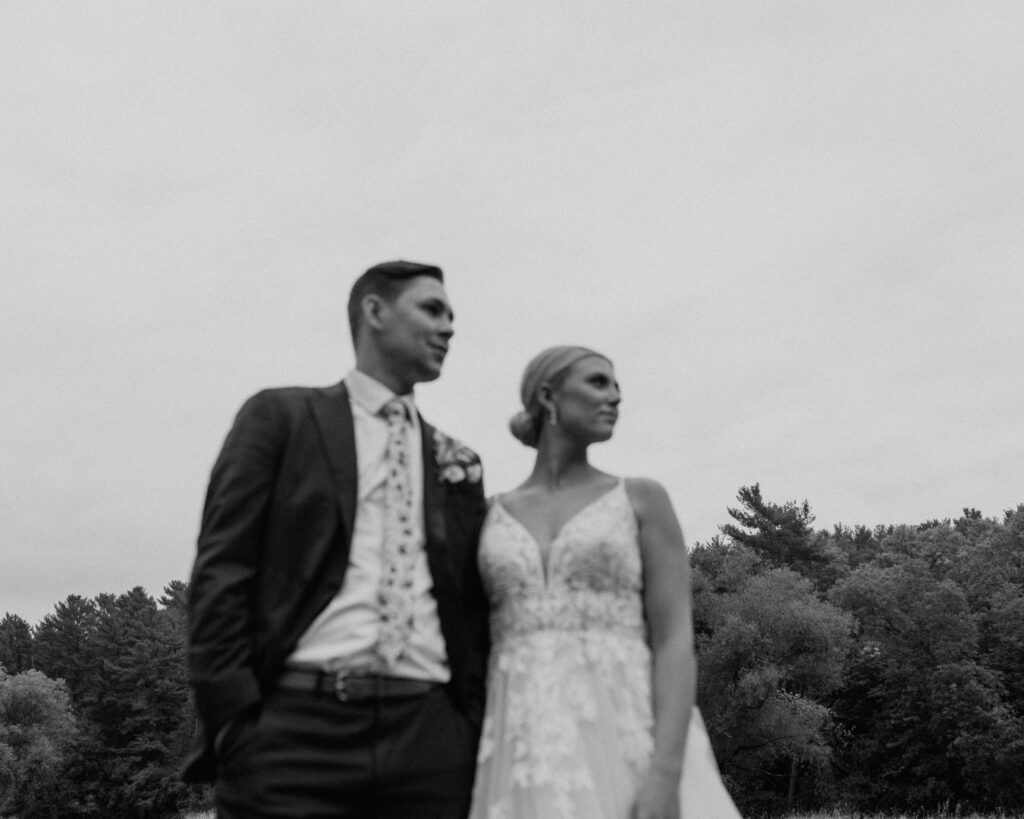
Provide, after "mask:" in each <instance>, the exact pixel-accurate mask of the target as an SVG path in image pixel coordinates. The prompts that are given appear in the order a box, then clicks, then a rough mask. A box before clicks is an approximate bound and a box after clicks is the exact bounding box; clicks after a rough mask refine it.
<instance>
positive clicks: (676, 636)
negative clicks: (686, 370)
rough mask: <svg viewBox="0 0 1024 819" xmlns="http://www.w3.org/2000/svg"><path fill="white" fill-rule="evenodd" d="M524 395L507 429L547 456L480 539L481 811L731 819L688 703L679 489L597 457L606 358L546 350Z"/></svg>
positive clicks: (514, 818) (605, 412) (497, 818)
mask: <svg viewBox="0 0 1024 819" xmlns="http://www.w3.org/2000/svg"><path fill="white" fill-rule="evenodd" d="M520 393H521V398H522V401H523V409H522V410H521V411H520V412H519V413H518V414H517V415H516V416H514V417H513V419H512V422H511V425H510V426H511V429H512V433H513V434H514V435H515V436H516V437H517V438H518V439H519V440H520V441H522V442H523V443H525V444H527V445H529V446H532V447H536V449H537V459H536V462H535V464H534V468H533V471H532V473H531V474H530V476H529V477H528V478H527V479H526V481H525V482H524V483H523V484H522V485H521V486H519V487H518V488H516V489H515V490H513V491H511V492H509V493H507V494H505V495H501V496H499V497H497V498H495V499H494V501H493V503H492V505H491V508H490V510H489V512H488V516H487V520H486V522H485V525H484V531H483V533H482V535H481V543H480V558H479V559H480V570H481V574H482V576H483V579H484V584H485V586H486V589H487V593H488V596H489V598H490V605H491V615H490V617H491V637H492V643H493V646H492V653H491V660H490V668H489V672H488V688H487V711H486V716H485V720H484V728H483V737H482V740H481V745H480V752H479V759H478V767H477V775H476V784H475V789H474V795H473V807H472V810H471V814H470V815H471V819H571V818H572V817H575V818H576V819H670V817H672V818H674V817H680V816H682V817H684V818H685V819H739V813H738V812H737V810H736V808H735V807H734V805H733V803H732V800H731V799H730V797H729V794H728V792H727V791H726V790H725V787H724V785H723V784H722V780H721V777H720V775H719V773H718V768H717V765H716V764H715V759H714V756H713V754H712V751H711V746H710V743H709V742H708V737H707V733H706V731H705V729H704V725H703V722H702V721H701V718H700V713H699V712H698V711H697V709H696V708H695V707H694V704H693V703H694V691H695V684H696V668H695V658H694V654H693V624H692V618H691V609H690V569H689V562H688V559H687V555H686V547H685V546H684V543H683V536H682V532H681V531H680V528H679V523H678V521H677V520H676V516H675V513H674V511H673V509H672V505H671V502H670V501H669V499H668V495H667V494H666V492H665V490H664V489H663V488H662V487H661V486H660V485H659V484H657V483H656V482H654V481H651V480H648V479H643V478H617V477H613V476H612V475H609V474H606V473H604V472H601V471H600V470H598V469H596V468H594V467H593V466H591V465H590V463H589V461H588V459H587V448H588V446H589V445H590V444H593V443H598V442H601V441H606V440H608V439H609V438H610V437H611V436H612V431H613V429H614V427H615V422H616V419H617V417H618V411H619V401H620V395H619V385H618V383H617V382H616V380H615V372H614V370H613V368H612V364H611V362H610V361H609V360H608V359H607V358H605V357H604V356H603V355H601V354H599V353H596V352H594V351H592V350H588V349H586V348H583V347H553V348H551V349H548V350H545V351H543V352H542V353H540V354H539V355H538V356H536V357H535V358H534V359H533V360H532V361H531V362H530V364H529V365H528V366H527V368H526V372H525V373H524V375H523V380H522V385H521V390H520Z"/></svg>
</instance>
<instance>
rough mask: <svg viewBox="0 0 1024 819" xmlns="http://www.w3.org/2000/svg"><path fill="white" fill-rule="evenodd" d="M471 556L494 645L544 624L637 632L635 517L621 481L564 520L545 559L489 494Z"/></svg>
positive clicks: (638, 564) (552, 627) (640, 628)
mask: <svg viewBox="0 0 1024 819" xmlns="http://www.w3.org/2000/svg"><path fill="white" fill-rule="evenodd" d="M479 559H480V570H481V574H482V576H483V580H484V585H485V587H486V589H487V595H488V598H489V599H490V601H491V632H492V634H491V637H492V640H493V641H494V642H495V644H501V643H502V642H504V641H506V640H509V639H514V638H516V637H522V636H525V635H529V634H532V633H536V632H540V631H545V630H562V631H566V630H568V631H601V632H618V633H623V632H625V633H627V634H631V635H642V634H643V631H644V619H643V610H642V603H641V596H640V590H641V587H642V575H641V562H640V553H639V547H638V543H637V522H636V516H635V514H634V512H633V507H632V504H631V503H630V502H629V497H628V495H627V494H626V490H625V483H624V481H622V480H620V481H618V482H617V483H616V484H615V486H614V487H613V488H612V489H610V490H608V491H607V492H606V493H605V494H603V495H601V496H599V497H598V498H597V499H596V500H594V501H592V502H591V503H589V504H588V505H586V506H584V507H583V508H582V509H581V510H580V511H579V512H577V513H576V514H575V515H573V517H572V518H570V519H569V520H568V521H566V523H565V525H564V526H563V527H562V528H561V530H560V531H559V532H558V534H557V536H556V537H555V539H554V540H553V541H552V542H551V546H550V548H549V550H548V553H547V561H546V563H545V561H544V559H543V557H542V553H541V549H540V546H539V544H538V543H537V541H536V540H535V539H534V537H533V535H532V534H531V533H530V532H529V531H528V530H527V528H526V527H525V526H524V525H523V524H522V523H521V522H520V521H519V520H518V519H517V518H516V517H515V516H514V515H512V514H511V513H510V512H509V511H508V510H507V509H506V508H505V507H504V506H503V505H502V503H501V500H500V498H499V499H496V500H495V501H494V503H493V504H492V505H491V509H490V512H489V513H488V518H487V522H486V525H485V526H484V530H483V534H482V536H481V541H480V558H479Z"/></svg>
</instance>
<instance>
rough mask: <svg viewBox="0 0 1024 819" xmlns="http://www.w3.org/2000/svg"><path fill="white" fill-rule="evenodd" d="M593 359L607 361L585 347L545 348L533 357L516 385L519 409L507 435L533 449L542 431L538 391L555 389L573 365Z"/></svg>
mask: <svg viewBox="0 0 1024 819" xmlns="http://www.w3.org/2000/svg"><path fill="white" fill-rule="evenodd" d="M595 355H596V356H597V357H598V358H603V359H605V360H606V361H608V360H609V359H608V356H606V355H602V354H601V353H599V352H596V351H594V350H591V349H590V348H589V347H578V346H575V345H562V346H559V347H548V349H546V350H543V351H542V352H540V353H538V354H537V355H535V356H534V357H533V359H532V360H531V361H530V363H529V364H527V365H526V370H525V371H524V372H523V380H522V382H521V383H520V385H519V397H520V399H521V400H522V402H523V408H522V409H521V410H519V412H517V413H516V414H515V415H513V416H512V418H511V419H509V422H508V428H509V430H510V431H511V433H512V434H513V435H514V436H515V437H516V438H517V439H518V440H519V441H522V442H523V443H524V444H526V446H532V447H535V446H537V442H538V441H539V440H540V432H541V430H542V429H543V428H544V408H543V407H542V406H541V404H540V388H541V387H542V386H544V385H545V384H547V385H548V386H549V387H551V388H552V389H556V388H557V387H558V386H559V385H560V384H561V383H562V381H563V380H564V379H565V377H566V376H567V375H568V374H569V369H570V368H571V367H572V365H573V364H575V363H576V362H577V361H582V360H583V359H584V358H590V357H591V356H595Z"/></svg>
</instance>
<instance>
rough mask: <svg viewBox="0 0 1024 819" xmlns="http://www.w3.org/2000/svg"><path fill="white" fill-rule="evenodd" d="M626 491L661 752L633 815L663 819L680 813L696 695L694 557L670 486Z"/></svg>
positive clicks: (639, 483) (644, 485) (637, 482)
mask: <svg viewBox="0 0 1024 819" xmlns="http://www.w3.org/2000/svg"><path fill="white" fill-rule="evenodd" d="M627 490H628V493H629V496H630V500H631V501H632V503H633V508H634V510H635V512H636V516H637V521H638V523H639V528H640V553H641V557H642V560H643V579H644V612H645V615H646V617H647V623H648V627H649V629H650V644H651V655H652V661H653V677H652V684H651V688H652V691H651V693H652V699H653V703H652V705H653V711H654V752H653V755H652V757H651V764H650V767H649V769H648V772H647V775H646V777H645V778H644V781H643V784H642V785H641V788H640V791H639V792H638V794H637V798H636V804H635V805H634V809H633V816H634V817H636V819H648V818H649V817H651V818H652V819H653V817H658V819H661V818H662V817H676V816H678V815H679V779H680V776H681V772H682V764H683V751H684V750H685V746H686V733H687V729H688V728H689V724H690V712H691V711H692V709H693V702H694V697H695V695H696V683H697V674H696V660H695V658H694V653H693V614H692V610H691V594H690V562H689V559H688V557H687V554H686V545H685V543H684V541H683V533H682V530H681V529H680V527H679V521H678V519H677V518H676V514H675V511H674V510H673V508H672V502H671V501H670V500H669V497H668V493H667V492H666V491H665V489H664V488H663V487H662V486H661V485H660V484H658V483H656V482H655V481H650V480H644V479H634V480H630V481H629V482H628V483H627Z"/></svg>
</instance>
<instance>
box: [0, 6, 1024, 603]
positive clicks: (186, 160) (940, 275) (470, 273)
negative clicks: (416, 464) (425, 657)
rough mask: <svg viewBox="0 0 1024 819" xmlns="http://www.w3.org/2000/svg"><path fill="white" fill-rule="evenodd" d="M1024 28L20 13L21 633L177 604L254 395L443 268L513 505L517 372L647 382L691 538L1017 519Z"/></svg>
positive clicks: (460, 382)
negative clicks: (220, 454) (542, 354)
mask: <svg viewBox="0 0 1024 819" xmlns="http://www.w3.org/2000/svg"><path fill="white" fill-rule="evenodd" d="M1022 42H1024V4H1021V3H1019V2H1016V0H1008V1H1007V2H1001V3H1000V2H929V3H924V2H920V3H918V2H857V3H849V2H838V1H837V2H821V0H807V1H806V2H788V3H786V2H780V3H763V2H722V1H721V0H715V2H708V3H701V4H696V5H694V4H684V3H679V2H644V3H628V4H627V3H617V2H616V3H611V2H593V1H592V0H591V1H590V2H586V3H584V2H579V3H577V2H558V3H553V2H550V0H545V1H544V2H522V0H519V1H518V2H515V3H501V4H499V3H493V4H492V3H480V2H452V1H451V0H447V1H446V2H444V3H431V2H391V1H390V0H383V1H382V0H373V2H345V3H342V2H319V3H314V2H304V3H293V2H288V3H284V2H281V3H266V2H262V3H261V2H252V0H244V2H180V1H179V0H175V2H150V3H135V2H123V3H106V2H97V1H96V0H92V2H89V3H79V2H66V3H57V2H50V3H37V2H9V1H6V0H3V1H0V248H2V252H0V270H2V276H3V290H2V294H3V296H2V299H0V344H2V367H3V369H2V376H3V388H2V390H0V461H2V469H0V510H2V526H0V551H2V563H0V615H2V613H3V612H4V611H11V612H14V613H17V614H20V615H21V616H22V617H25V618H26V619H27V620H29V621H30V622H32V623H35V622H37V621H38V620H39V619H40V618H41V617H42V616H43V615H45V614H46V613H47V612H48V611H50V610H52V607H53V605H54V604H55V603H56V602H57V601H59V600H63V599H64V598H65V597H67V595H69V594H72V593H75V594H82V595H87V596H92V595H95V594H97V593H99V592H115V593H120V592H123V591H125V590H127V589H129V588H131V587H132V586H135V585H142V586H144V587H146V588H147V589H148V590H149V591H150V592H151V593H152V594H154V595H159V594H160V591H161V588H162V586H163V585H164V584H166V583H167V582H168V581H170V580H172V579H177V578H180V579H185V578H187V576H188V572H189V570H190V566H191V562H192V557H193V553H194V548H195V546H194V544H195V535H196V531H197V527H198V520H199V514H200V507H201V504H202V498H203V494H204V491H205V486H206V481H207V478H208V474H209V469H210V466H211V465H212V462H213V459H214V457H215V456H216V453H217V450H218V448H219V447H220V444H221V442H222V440H223V437H224V435H225V433H226V432H227V429H228V427H229V425H230V423H231V420H232V418H233V416H234V414H235V412H236V410H237V409H238V406H239V405H240V404H241V402H242V401H243V400H244V399H245V398H246V397H247V396H248V395H249V394H251V393H252V392H255V391H256V390H258V389H260V388H262V387H264V386H272V385H284V384H329V383H333V382H335V381H337V380H338V379H340V378H341V377H342V376H343V375H344V373H345V372H346V371H347V370H348V369H349V368H350V367H351V365H352V353H351V350H350V346H349V341H348V331H347V327H346V324H345V318H344V314H345V309H344V305H345V300H346V298H347V293H348V289H349V286H350V285H351V283H352V281H353V279H354V278H355V277H356V276H357V275H358V274H359V273H361V272H362V271H363V270H364V269H365V268H366V267H368V266H369V265H371V264H373V263H376V262H378V261H383V260H387V259H394V258H406V259H413V260H417V261H425V262H430V263H434V264H438V265H440V266H441V267H443V268H444V270H445V273H446V276H447V283H448V293H449V296H450V298H451V300H452V303H453V306H454V308H455V312H456V335H455V339H454V345H453V349H452V353H451V355H450V356H449V359H448V362H447V364H446V369H445V373H444V375H443V377H442V379H441V380H440V381H439V382H436V383H434V384H431V385H429V386H425V387H423V388H421V389H419V390H418V393H417V395H418V400H419V404H420V406H421V409H422V410H423V412H424V414H425V415H426V416H427V417H428V418H429V419H430V420H432V421H433V422H435V423H436V424H437V425H439V426H441V427H442V428H444V429H446V430H447V431H449V432H451V433H453V434H455V435H456V436H458V437H460V438H461V439H463V440H464V441H466V442H467V443H468V444H470V445H471V446H473V447H474V448H476V449H477V450H478V451H479V452H480V453H481V455H482V457H483V459H484V463H485V470H486V472H485V480H486V482H487V489H488V491H489V492H497V491H502V490H505V489H509V488H511V487H512V486H514V485H515V484H516V483H518V482H519V481H520V480H521V479H522V478H523V477H524V476H525V474H526V472H527V470H528V469H529V466H530V463H531V460H530V455H531V452H532V450H527V449H526V448H524V447H523V446H521V445H520V444H519V443H518V442H517V441H515V439H513V438H512V437H511V436H510V435H508V433H507V432H506V422H507V419H508V417H509V416H510V415H511V414H512V413H513V412H514V411H515V410H516V409H517V387H518V380H519V376H520V373H521V372H522V368H523V366H524V365H525V363H526V361H527V360H528V359H529V358H530V356H531V355H533V354H534V353H535V352H537V351H538V350H540V349H541V348H543V347H546V346H548V345H551V344H557V343H582V344H587V345H589V346H593V347H596V348H597V349H599V350H602V351H605V352H606V353H607V354H608V355H609V356H610V357H611V358H612V359H613V360H614V362H615V364H616V368H617V372H618V376H619V379H620V381H621V383H622V387H623V391H624V402H623V407H622V409H623V415H622V418H621V420H620V424H619V429H618V432H617V435H616V438H615V439H614V440H613V441H612V442H610V443H609V444H606V445H604V446H602V447H601V448H599V449H596V450H595V451H594V452H593V460H594V462H595V463H596V464H597V465H598V466H600V467H602V468H604V469H607V470H608V471H611V472H615V473H622V474H627V475H647V476H650V477H653V478H656V479H658V480H660V481H661V482H662V483H664V484H665V486H666V487H667V488H668V490H669V492H670V494H671V496H672V498H673V500H674V503H675V505H676V508H677V511H678V513H679V516H680V519H681V521H682V523H683V527H684V530H685V531H686V533H687V536H688V539H689V540H690V541H691V542H693V541H706V540H708V539H709V538H711V537H712V536H714V535H715V534H716V532H717V527H718V526H719V525H720V524H722V523H725V522H727V521H728V520H729V518H728V515H727V512H726V509H727V507H728V506H730V505H735V496H736V492H737V490H738V489H739V487H740V486H743V485H748V484H752V483H754V482H760V484H761V488H762V491H763V493H764V494H765V496H766V497H767V498H768V499H769V500H772V501H775V502H779V503H782V502H785V501H787V500H801V501H802V500H804V499H807V500H808V501H809V502H810V504H811V507H812V510H813V511H814V513H815V514H816V516H817V523H816V525H817V526H820V527H822V528H831V527H832V526H833V525H834V524H836V523H844V524H847V525H854V524H865V525H869V526H872V525H875V524H879V523H918V522H921V521H924V520H928V519H931V518H943V517H950V516H951V517H956V516H957V515H958V514H959V513H960V510H961V508H962V507H964V506H974V507H977V508H979V509H981V511H982V512H983V513H984V514H985V515H986V516H991V517H995V516H1000V517H1001V515H1002V512H1003V510H1005V509H1008V508H1011V507H1016V505H1017V504H1018V503H1021V502H1024V383H1022V376H1021V370H1022V366H1021V352H1022V350H1024V317H1022V316H1024V310H1022V308H1024V269H1022V268H1024V264H1022V263H1024V48H1022V47H1021V43H1022Z"/></svg>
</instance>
